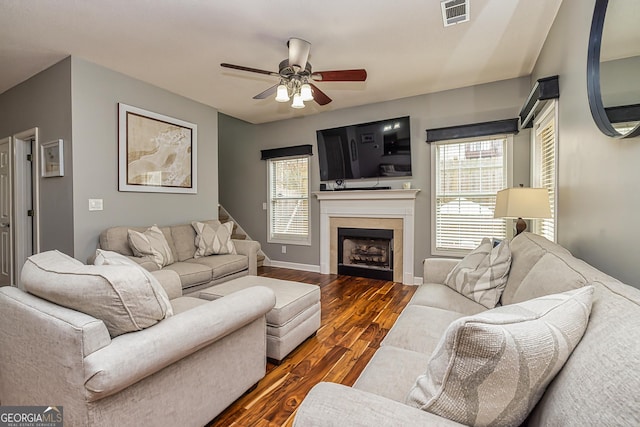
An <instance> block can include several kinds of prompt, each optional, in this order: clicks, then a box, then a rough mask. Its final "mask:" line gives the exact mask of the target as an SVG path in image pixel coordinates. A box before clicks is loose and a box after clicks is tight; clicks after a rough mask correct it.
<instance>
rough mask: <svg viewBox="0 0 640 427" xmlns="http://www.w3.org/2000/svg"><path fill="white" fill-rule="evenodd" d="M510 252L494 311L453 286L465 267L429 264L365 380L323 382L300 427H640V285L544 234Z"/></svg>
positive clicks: (305, 405) (307, 402)
mask: <svg viewBox="0 0 640 427" xmlns="http://www.w3.org/2000/svg"><path fill="white" fill-rule="evenodd" d="M510 250H511V265H510V271H509V273H508V276H506V285H505V287H504V290H503V293H502V295H501V304H502V307H498V308H495V309H491V310H489V309H487V307H485V306H483V305H481V304H479V303H477V302H475V301H474V300H472V299H469V298H467V297H465V296H463V295H462V294H461V293H459V292H458V291H457V290H454V289H453V288H452V287H450V286H447V285H445V281H446V280H447V278H448V276H449V273H450V272H451V271H452V269H453V268H456V266H457V265H458V261H457V260H449V259H435V258H434V259H427V260H425V263H424V282H425V283H424V284H423V285H421V286H420V287H419V288H418V290H417V291H416V293H415V294H414V296H413V298H412V300H411V301H410V303H409V304H408V306H407V307H406V308H405V309H404V310H403V312H402V313H401V315H400V316H399V318H398V320H397V321H396V323H395V324H394V326H393V327H392V329H391V330H390V331H389V333H388V334H387V336H386V337H385V339H384V341H383V342H382V344H381V346H380V348H379V349H378V350H377V352H376V353H375V354H374V356H373V358H372V359H371V361H370V363H369V364H368V365H367V366H366V368H365V369H364V371H363V372H362V374H361V375H360V376H359V378H358V379H357V381H356V382H355V384H354V385H353V386H352V387H347V386H344V385H339V384H333V383H320V384H318V385H316V386H315V387H314V388H313V389H312V390H311V391H310V393H309V394H308V395H307V396H306V398H305V399H304V401H303V402H302V404H301V406H300V407H299V409H298V411H297V415H296V418H295V422H294V425H295V426H300V427H312V426H338V425H349V426H362V427H365V426H373V425H375V426H418V425H429V426H454V425H519V424H521V423H524V424H526V425H531V426H581V427H582V426H587V425H593V426H595V425H599V426H637V425H640V405H639V404H638V394H637V393H638V390H640V290H638V289H636V288H634V287H631V286H628V285H625V284H623V283H621V282H620V281H618V280H616V279H614V278H612V277H609V276H607V275H606V274H604V273H602V272H600V271H598V270H597V269H595V268H594V267H592V266H590V265H588V264H587V263H585V262H583V261H581V260H579V259H577V258H575V257H573V256H572V255H571V253H570V252H569V251H567V250H566V249H565V248H563V247H561V246H559V245H557V244H554V243H552V242H550V241H548V240H546V239H544V238H542V237H540V236H537V235H534V234H530V233H522V234H520V235H519V236H517V237H516V238H514V239H513V240H512V241H511V244H510ZM514 319H516V320H517V321H516V320H514ZM533 326H535V327H536V328H537V329H533ZM530 327H531V330H530V329H529V328H530ZM514 337H519V338H514ZM487 343H488V344H487ZM576 344H577V346H575V349H573V346H574V345H576ZM528 352H530V353H537V354H536V356H535V357H533V358H528V357H530V355H528V354H527V353H528ZM563 356H564V358H566V357H568V359H567V360H566V362H565V361H564V360H563ZM465 363H466V365H465ZM556 371H557V373H556ZM501 375H502V376H501ZM493 377H495V378H493ZM549 381H550V382H549ZM535 390H537V391H535ZM498 403H501V404H504V406H502V407H500V406H499V405H498ZM496 407H497V408H498V412H496V413H494V414H490V413H489V412H490V411H491V410H493V409H495V408H496Z"/></svg>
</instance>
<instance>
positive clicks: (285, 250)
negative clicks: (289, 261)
mask: <svg viewBox="0 0 640 427" xmlns="http://www.w3.org/2000/svg"><path fill="white" fill-rule="evenodd" d="M282 253H283V254H286V253H287V247H286V246H285V245H282Z"/></svg>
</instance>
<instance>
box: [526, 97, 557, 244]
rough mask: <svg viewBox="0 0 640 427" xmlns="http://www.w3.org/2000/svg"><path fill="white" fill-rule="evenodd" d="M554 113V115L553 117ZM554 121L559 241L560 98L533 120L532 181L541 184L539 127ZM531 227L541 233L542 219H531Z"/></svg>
mask: <svg viewBox="0 0 640 427" xmlns="http://www.w3.org/2000/svg"><path fill="white" fill-rule="evenodd" d="M551 115H553V117H551ZM551 119H553V121H554V163H555V164H554V183H553V185H554V194H553V212H552V214H553V218H552V219H553V241H554V242H557V241H558V191H559V189H558V154H559V153H558V141H559V137H560V132H559V129H558V123H559V122H558V99H553V100H551V102H549V104H548V105H547V106H546V107H545V108H544V109H543V110H542V113H541V114H540V115H539V116H538V117H536V119H535V120H534V121H533V129H532V131H531V164H530V168H531V178H530V179H531V183H532V186H536V187H539V186H540V185H541V183H540V181H539V173H540V167H541V164H540V163H539V160H540V159H539V156H538V148H537V145H538V140H537V135H538V129H539V128H540V127H543V126H544V125H545V124H546V122H547V121H548V120H551ZM531 222H532V224H531V228H532V230H533V231H534V232H535V233H536V234H540V221H539V220H531Z"/></svg>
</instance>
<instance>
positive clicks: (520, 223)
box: [514, 218, 527, 237]
mask: <svg viewBox="0 0 640 427" xmlns="http://www.w3.org/2000/svg"><path fill="white" fill-rule="evenodd" d="M526 229H527V223H526V222H524V219H522V218H518V221H516V236H517V235H518V234H520V233H522V232H523V231H524V230H526ZM514 237H515V236H514Z"/></svg>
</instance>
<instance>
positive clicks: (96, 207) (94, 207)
mask: <svg viewBox="0 0 640 427" xmlns="http://www.w3.org/2000/svg"><path fill="white" fill-rule="evenodd" d="M102 208H103V204H102V199H89V210H90V211H101V210H102Z"/></svg>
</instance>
